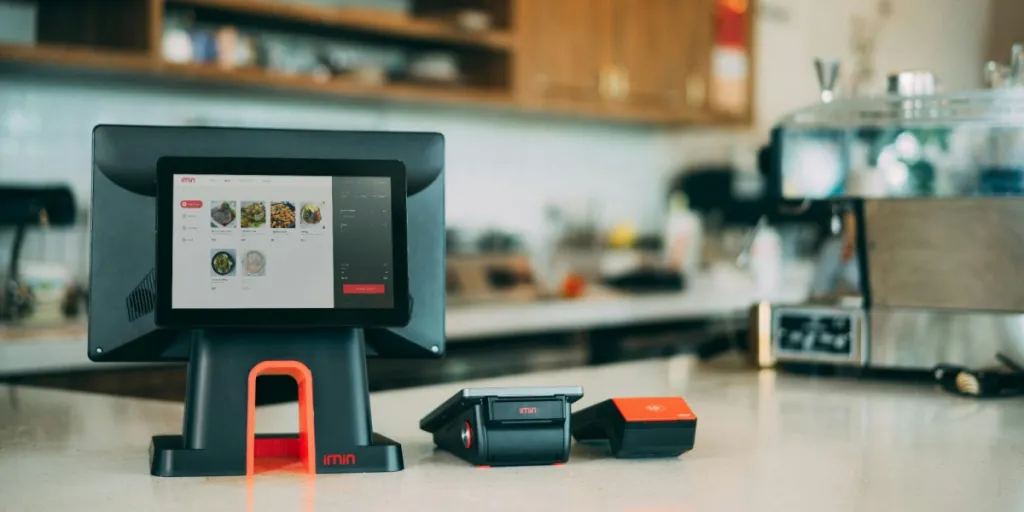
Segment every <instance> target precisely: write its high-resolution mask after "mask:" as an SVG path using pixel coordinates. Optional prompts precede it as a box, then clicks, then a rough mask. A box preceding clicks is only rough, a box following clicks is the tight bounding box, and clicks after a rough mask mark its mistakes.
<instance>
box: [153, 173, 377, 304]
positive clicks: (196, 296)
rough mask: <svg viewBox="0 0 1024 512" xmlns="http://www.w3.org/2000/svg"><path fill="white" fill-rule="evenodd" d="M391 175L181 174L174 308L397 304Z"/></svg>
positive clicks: (175, 224) (176, 186) (175, 225)
mask: <svg viewBox="0 0 1024 512" xmlns="http://www.w3.org/2000/svg"><path fill="white" fill-rule="evenodd" d="M391 215H392V212H391V181H390V178H381V177H368V176H345V177H331V176H243V175H208V174H207V175H175V176H174V222H173V229H174V234H173V241H174V243H173V244H172V250H173V253H172V264H171V265H172V282H171V307H172V308H174V309H248V308H265V309H293V308H294V309H330V308H334V309H391V308H393V307H394V290H393V287H392V277H393V275H392V269H391V265H392V261H391V260H392V244H393V239H392V233H391V229H392V226H391Z"/></svg>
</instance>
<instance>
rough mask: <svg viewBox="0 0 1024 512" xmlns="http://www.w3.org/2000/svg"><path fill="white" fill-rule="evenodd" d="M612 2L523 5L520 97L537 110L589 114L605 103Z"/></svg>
mask: <svg viewBox="0 0 1024 512" xmlns="http://www.w3.org/2000/svg"><path fill="white" fill-rule="evenodd" d="M609 2H610V0H556V1H551V0H518V1H517V3H516V18H515V19H516V27H517V31H516V33H517V37H518V44H517V52H516V57H517V64H516V77H517V78H516V80H515V83H516V87H517V97H518V98H519V99H520V101H522V102H523V103H525V104H527V105H529V106H531V107H534V108H546V107H554V108H565V109H570V110H576V111H579V112H587V111H590V110H592V109H593V108H594V107H595V106H596V105H599V104H600V103H601V101H602V100H603V98H602V83H601V76H602V72H603V70H604V69H605V68H606V67H607V65H608V57H609V54H608V52H609V47H608V45H609V43H610V42H611V40H610V37H609V36H610V33H609V29H610V21H611V20H610V19H609V18H608V14H609V9H608V4H609Z"/></svg>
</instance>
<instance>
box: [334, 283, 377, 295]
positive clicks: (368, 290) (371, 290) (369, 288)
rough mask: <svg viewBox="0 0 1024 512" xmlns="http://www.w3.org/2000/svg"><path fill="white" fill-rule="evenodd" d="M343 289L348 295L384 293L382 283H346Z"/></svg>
mask: <svg viewBox="0 0 1024 512" xmlns="http://www.w3.org/2000/svg"><path fill="white" fill-rule="evenodd" d="M341 291H342V292H343V293H345V294H346V295H381V294H383V293H384V285H382V284H346V285H342V287H341Z"/></svg>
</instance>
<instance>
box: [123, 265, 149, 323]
mask: <svg viewBox="0 0 1024 512" xmlns="http://www.w3.org/2000/svg"><path fill="white" fill-rule="evenodd" d="M155 274H156V273H155V271H153V270H150V271H149V273H148V274H146V277H144V278H142V281H141V282H139V284H138V285H136V286H135V289H134V290H132V292H131V293H129V294H128V298H127V299H125V301H124V302H125V306H127V307H128V321H129V322H134V321H135V320H137V319H138V318H139V317H142V316H145V315H148V314H150V313H152V312H153V309H155V308H156V278H155Z"/></svg>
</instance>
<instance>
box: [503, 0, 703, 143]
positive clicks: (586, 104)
mask: <svg viewBox="0 0 1024 512" xmlns="http://www.w3.org/2000/svg"><path fill="white" fill-rule="evenodd" d="M716 1H717V0H558V1H555V2H552V1H549V0H518V2H517V9H518V13H517V14H518V16H517V18H516V19H517V24H518V26H519V27H520V31H519V44H518V48H517V58H518V62H517V67H516V72H517V77H518V79H517V80H516V86H517V87H518V90H517V94H516V96H517V98H518V99H519V100H520V101H522V102H523V103H525V104H528V105H532V106H534V107H539V108H562V109H566V108H569V109H571V110H574V111H576V112H579V113H584V114H592V115H597V116H605V117H608V116H610V117H617V118H628V119H635V120H637V121H641V122H655V123H679V122H693V121H701V120H708V119H711V117H713V116H714V112H713V109H712V108H711V107H710V105H709V91H708V87H709V80H710V77H709V71H710V69H709V63H710V56H711V45H712V42H713V32H714V24H715V18H714V13H715V8H716V5H717V4H716Z"/></svg>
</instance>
